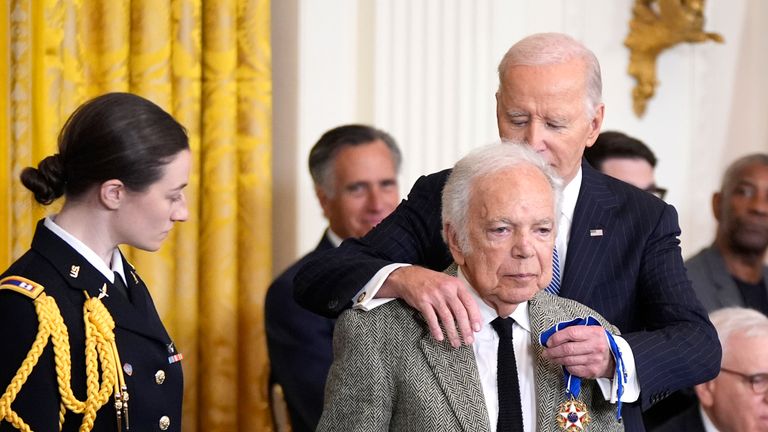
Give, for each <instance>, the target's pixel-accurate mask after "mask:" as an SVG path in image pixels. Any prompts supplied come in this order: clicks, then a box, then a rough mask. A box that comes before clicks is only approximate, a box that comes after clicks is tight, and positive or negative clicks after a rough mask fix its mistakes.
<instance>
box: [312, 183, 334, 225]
mask: <svg viewBox="0 0 768 432" xmlns="http://www.w3.org/2000/svg"><path fill="white" fill-rule="evenodd" d="M315 196H316V197H317V200H318V201H319V202H320V207H322V208H323V215H324V216H325V218H326V219H328V215H329V214H330V212H329V207H330V206H331V199H330V198H329V197H328V195H327V194H326V193H325V191H324V190H323V188H322V187H320V186H315Z"/></svg>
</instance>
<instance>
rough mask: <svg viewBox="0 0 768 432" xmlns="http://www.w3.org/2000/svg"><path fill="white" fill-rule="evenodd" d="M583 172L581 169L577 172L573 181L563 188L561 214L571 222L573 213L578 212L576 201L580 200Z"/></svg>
mask: <svg viewBox="0 0 768 432" xmlns="http://www.w3.org/2000/svg"><path fill="white" fill-rule="evenodd" d="M581 179H582V172H581V167H579V170H578V171H577V172H576V175H575V176H574V177H573V180H571V181H570V182H568V184H567V185H565V187H564V188H563V199H562V201H561V203H560V213H562V215H563V216H565V217H566V218H568V221H569V222H572V221H573V212H574V211H575V210H576V201H577V200H578V199H579V190H580V189H581Z"/></svg>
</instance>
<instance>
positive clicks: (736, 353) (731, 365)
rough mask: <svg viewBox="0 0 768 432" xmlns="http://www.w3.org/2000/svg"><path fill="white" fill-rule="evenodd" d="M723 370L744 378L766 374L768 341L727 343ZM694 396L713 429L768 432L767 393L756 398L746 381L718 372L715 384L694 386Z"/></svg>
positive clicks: (738, 337)
mask: <svg viewBox="0 0 768 432" xmlns="http://www.w3.org/2000/svg"><path fill="white" fill-rule="evenodd" d="M724 351H725V352H726V355H725V358H724V359H723V365H722V367H723V368H726V369H729V370H735V371H738V372H741V373H744V374H746V375H754V374H765V373H768V337H766V336H756V337H744V336H742V335H741V334H738V333H737V334H734V335H732V336H731V337H730V338H729V339H728V343H727V347H726V349H725V350H724ZM696 393H697V395H699V396H700V398H699V399H700V401H701V404H702V406H703V407H704V409H705V410H706V411H707V413H708V414H709V416H710V418H711V419H712V421H713V422H714V423H715V426H717V428H718V429H719V430H721V431H738V432H757V431H766V430H768V393H764V394H755V392H754V391H753V390H752V387H751V384H750V382H749V380H748V379H747V378H745V377H742V376H740V375H737V374H734V373H730V372H725V371H721V372H720V375H718V376H717V378H715V379H714V380H712V381H710V382H708V383H705V384H702V385H700V386H697V388H696Z"/></svg>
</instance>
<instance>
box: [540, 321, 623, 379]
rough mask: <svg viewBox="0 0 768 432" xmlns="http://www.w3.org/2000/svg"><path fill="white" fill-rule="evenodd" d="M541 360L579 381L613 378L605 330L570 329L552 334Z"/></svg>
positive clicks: (611, 359) (612, 363)
mask: <svg viewBox="0 0 768 432" xmlns="http://www.w3.org/2000/svg"><path fill="white" fill-rule="evenodd" d="M544 357H545V358H548V359H550V360H552V361H553V362H555V363H557V364H560V365H563V366H565V368H566V369H567V370H568V372H570V373H571V374H572V375H575V376H578V377H581V378H588V379H594V378H613V374H614V371H615V370H616V364H615V362H614V360H613V355H612V354H611V349H610V348H609V347H608V339H607V338H606V336H605V330H604V329H603V328H602V327H600V326H573V327H567V328H564V329H563V330H560V331H559V332H556V333H555V334H553V335H552V337H550V338H549V341H547V347H546V348H544Z"/></svg>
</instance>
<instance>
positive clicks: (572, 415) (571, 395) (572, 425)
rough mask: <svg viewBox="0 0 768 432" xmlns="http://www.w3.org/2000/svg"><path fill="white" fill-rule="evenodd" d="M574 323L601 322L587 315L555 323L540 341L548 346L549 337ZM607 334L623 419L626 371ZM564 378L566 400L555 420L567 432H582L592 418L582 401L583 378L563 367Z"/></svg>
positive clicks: (619, 415)
mask: <svg viewBox="0 0 768 432" xmlns="http://www.w3.org/2000/svg"><path fill="white" fill-rule="evenodd" d="M574 325H587V326H590V325H597V326H599V325H600V323H599V322H598V321H597V319H596V318H595V317H592V316H587V317H586V318H576V319H574V320H572V321H567V322H561V323H558V324H556V325H554V326H553V327H552V328H550V329H549V330H547V331H545V332H543V333H542V334H541V335H539V343H540V344H541V346H543V347H546V346H547V341H548V340H549V338H550V337H551V336H552V335H553V334H555V333H556V332H558V331H560V330H562V329H564V328H566V327H570V326H574ZM605 334H606V336H607V337H608V341H609V345H610V347H611V353H612V354H613V356H614V360H615V362H616V376H617V377H618V381H619V382H618V392H617V393H618V399H619V401H618V404H617V405H618V407H617V409H616V419H617V420H620V419H621V395H622V393H623V390H624V388H623V387H624V386H623V384H624V383H625V382H626V373H625V371H624V362H623V360H622V358H621V351H620V350H619V349H618V346H617V345H616V342H615V340H614V339H613V335H612V334H611V333H610V332H608V331H607V330H606V332H605ZM563 378H564V381H565V398H566V400H565V402H563V403H561V404H560V406H559V407H558V409H557V414H556V417H555V420H556V421H557V424H558V426H560V429H562V430H564V431H566V432H582V431H585V430H586V426H587V424H588V423H589V422H590V420H591V418H590V416H589V411H588V410H587V405H586V404H585V403H584V402H582V401H580V400H579V399H578V398H579V393H581V378H579V377H577V376H574V375H571V374H570V373H569V372H568V370H567V369H566V368H565V367H563Z"/></svg>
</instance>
